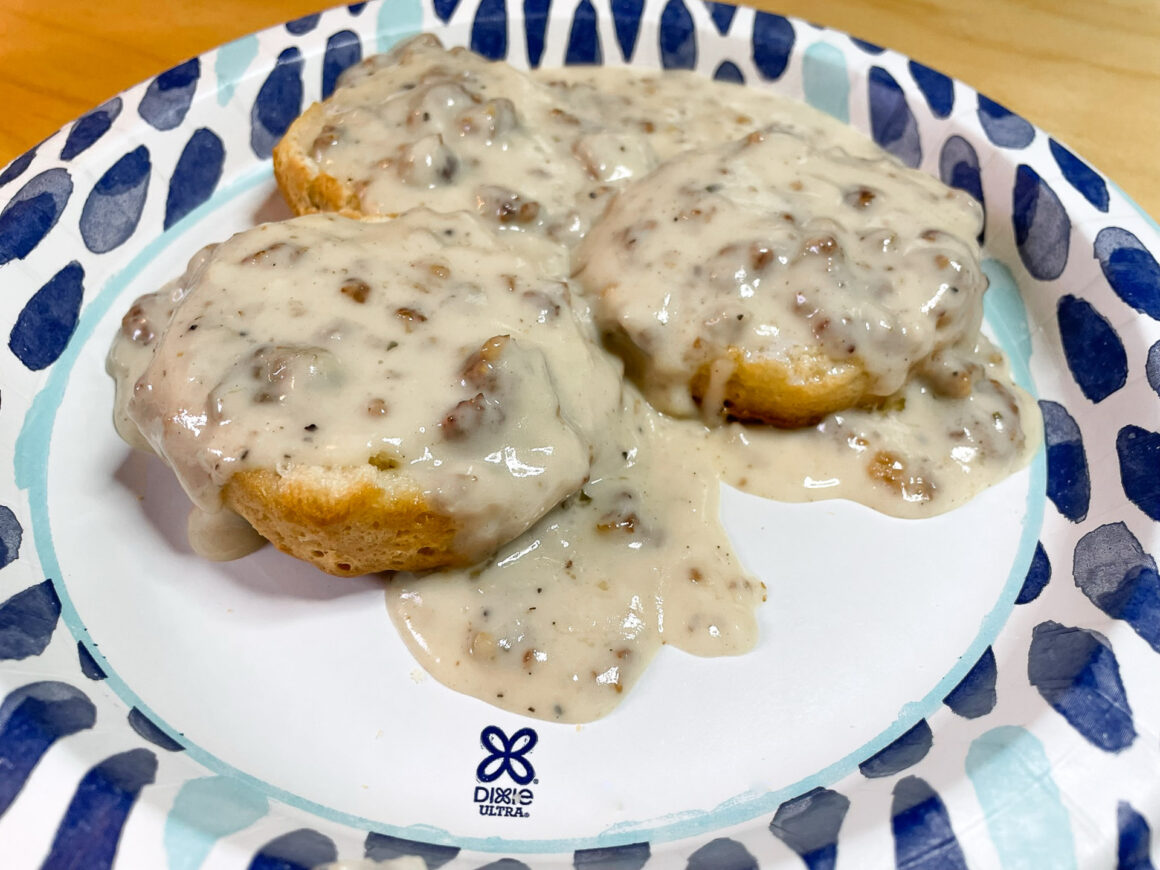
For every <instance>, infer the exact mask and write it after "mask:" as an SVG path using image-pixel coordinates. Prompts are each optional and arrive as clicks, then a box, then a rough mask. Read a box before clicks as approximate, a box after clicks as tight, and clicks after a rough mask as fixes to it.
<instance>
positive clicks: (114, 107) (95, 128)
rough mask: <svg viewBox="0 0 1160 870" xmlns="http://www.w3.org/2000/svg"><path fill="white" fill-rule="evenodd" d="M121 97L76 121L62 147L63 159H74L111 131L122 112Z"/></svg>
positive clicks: (61, 157) (61, 154)
mask: <svg viewBox="0 0 1160 870" xmlns="http://www.w3.org/2000/svg"><path fill="white" fill-rule="evenodd" d="M121 106H122V103H121V98H120V97H113V99H111V100H109V101H108V102H106V103H102V104H101V105H99V106H97V108H95V109H93V110H92V111H91V112H88V113H86V114H84V115H81V116H80V117H79V118H77V120H76V123H75V124H73V125H72V129H71V130H69V132H68V138H67V139H66V140H65V142H64V147H63V148H61V149H60V159H61V160H72V159H73V158H74V157H76V156H77V155H78V154H80V153H82V152H84V151H87V150H88V148H89V147H90V146H91V145H92V144H93V143H94V142H96V141H97V140H98V139H100V138H101V137H102V136H104V135H105V134H106V133H107V132H109V128H110V127H112V126H113V121H115V120H117V116H118V115H120V114H121Z"/></svg>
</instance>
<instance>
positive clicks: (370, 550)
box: [222, 468, 471, 577]
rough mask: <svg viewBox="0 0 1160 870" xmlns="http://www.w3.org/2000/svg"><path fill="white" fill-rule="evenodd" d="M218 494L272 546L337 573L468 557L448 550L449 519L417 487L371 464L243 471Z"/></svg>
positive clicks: (443, 563)
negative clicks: (282, 472)
mask: <svg viewBox="0 0 1160 870" xmlns="http://www.w3.org/2000/svg"><path fill="white" fill-rule="evenodd" d="M222 498H223V500H224V503H225V505H226V506H227V507H228V508H230V509H231V510H233V511H236V512H237V513H238V514H239V515H241V516H242V517H244V518H245V519H246V520H247V521H248V522H249V523H250V525H252V526H253V527H254V529H255V530H256V531H257V532H258V534H260V535H261V536H262V537H264V538H266V539H267V540H268V541H270V542H271V543H272V544H273V545H274V546H275V547H277V548H278V549H279V550H281V551H282V552H284V553H288V554H289V555H291V556H294V557H295V558H298V559H302V560H303V561H306V562H310V563H311V564H313V565H315V566H317V567H318V568H319V569H321V570H323V571H325V572H326V573H328V574H333V575H335V576H337V577H356V576H359V575H361V574H371V573H374V572H378V571H424V570H429V569H432V568H443V567H447V566H452V565H465V564H469V563H470V561H471V560H470V559H469V558H468V557H467V556H466V555H464V554H462V553H460V552H458V551H457V550H456V549H455V537H456V532H457V531H458V524H457V523H456V521H455V520H453V519H452V518H451V517H449V516H447V515H446V514H444V513H441V512H439V511H438V510H435V509H433V508H432V506H431V505H430V504H429V503H428V501H427V499H426V498H425V497H424V495H423V493H422V491H421V490H419V488H418V487H417V486H415V485H413V484H411V483H409V482H407V481H406V480H405V479H402V478H400V477H399V476H398V475H395V474H389V473H384V472H379V471H377V470H375V469H372V468H368V469H367V470H365V471H364V470H362V469H354V468H350V469H322V468H301V469H294V470H292V471H290V472H288V473H287V474H279V473H278V472H276V471H273V470H270V469H255V470H251V471H242V472H239V473H237V474H235V475H234V476H233V477H232V478H230V480H229V481H228V482H227V483H226V485H225V487H224V489H223V490H222Z"/></svg>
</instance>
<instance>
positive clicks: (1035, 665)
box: [1027, 620, 1136, 752]
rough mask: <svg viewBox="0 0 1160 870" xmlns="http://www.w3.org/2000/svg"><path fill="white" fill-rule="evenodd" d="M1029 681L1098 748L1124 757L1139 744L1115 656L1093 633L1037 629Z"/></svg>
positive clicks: (1054, 625)
mask: <svg viewBox="0 0 1160 870" xmlns="http://www.w3.org/2000/svg"><path fill="white" fill-rule="evenodd" d="M1027 677H1028V679H1029V680H1030V681H1031V685H1033V686H1035V688H1036V689H1037V690H1038V691H1039V694H1040V695H1041V696H1042V697H1043V700H1045V701H1046V702H1047V703H1048V704H1049V705H1051V708H1052V709H1053V710H1055V712H1057V713H1059V715H1061V716H1062V717H1063V718H1064V719H1065V720H1066V721H1067V722H1068V724H1069V725H1071V727H1072V728H1074V729H1075V730H1076V731H1077V732H1079V734H1080V735H1081V736H1082V737H1083V738H1084V739H1085V740H1087V741H1088V742H1089V743H1091V744H1092V745H1093V746H1097V747H1099V748H1100V749H1103V750H1104V751H1106V752H1120V751H1121V750H1123V749H1126V748H1128V747H1129V746H1131V745H1132V742H1133V741H1134V740H1135V739H1136V727H1135V725H1134V723H1133V721H1132V708H1131V707H1130V706H1129V704H1128V696H1127V694H1126V693H1125V692H1124V684H1123V682H1122V681H1121V680H1120V666H1119V663H1118V662H1117V661H1116V655H1115V653H1114V652H1112V648H1111V646H1110V645H1109V644H1108V642H1107V641H1106V640H1104V639H1103V638H1102V637H1100V636H1099V635H1098V634H1096V633H1095V632H1094V631H1089V630H1087V629H1084V628H1071V627H1068V626H1065V625H1060V624H1059V623H1058V622H1052V621H1050V620H1048V621H1047V622H1043V623H1040V624H1039V625H1037V626H1036V627H1035V631H1034V633H1033V634H1032V638H1031V647H1030V649H1029V650H1028V653H1027Z"/></svg>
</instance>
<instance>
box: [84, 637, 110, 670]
mask: <svg viewBox="0 0 1160 870" xmlns="http://www.w3.org/2000/svg"><path fill="white" fill-rule="evenodd" d="M77 658H78V659H79V660H80V664H81V673H82V674H84V675H85V676H86V677H88V678H89V679H90V680H104V679H107V677H108V674H106V673H105V669H104V668H102V667H101V666H100V665H99V664H97V660H96V659H95V658H93V654H92V653H91V652H89V648H88V647H87V646H85V642H84V641H83V640H78V641H77Z"/></svg>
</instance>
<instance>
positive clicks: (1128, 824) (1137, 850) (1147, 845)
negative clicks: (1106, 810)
mask: <svg viewBox="0 0 1160 870" xmlns="http://www.w3.org/2000/svg"><path fill="white" fill-rule="evenodd" d="M1116 831H1117V833H1118V835H1119V838H1118V841H1117V843H1116V870H1156V868H1155V867H1154V866H1153V864H1152V858H1151V854H1152V829H1151V828H1150V827H1148V821H1147V820H1146V819H1145V818H1144V817H1143V816H1142V815H1140V814H1139V813H1138V812H1136V811H1135V810H1134V809H1133V808H1132V805H1131V804H1130V803H1128V802H1127V801H1120V803H1119V805H1118V806H1117V807H1116Z"/></svg>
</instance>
